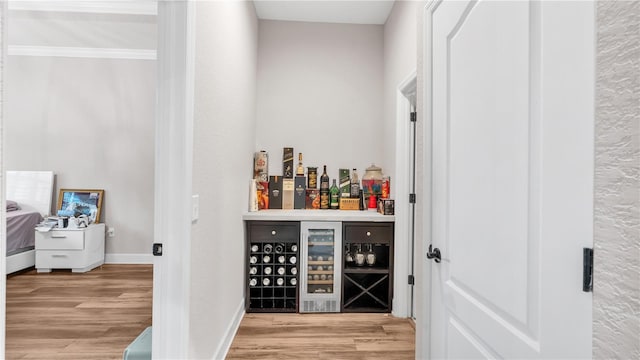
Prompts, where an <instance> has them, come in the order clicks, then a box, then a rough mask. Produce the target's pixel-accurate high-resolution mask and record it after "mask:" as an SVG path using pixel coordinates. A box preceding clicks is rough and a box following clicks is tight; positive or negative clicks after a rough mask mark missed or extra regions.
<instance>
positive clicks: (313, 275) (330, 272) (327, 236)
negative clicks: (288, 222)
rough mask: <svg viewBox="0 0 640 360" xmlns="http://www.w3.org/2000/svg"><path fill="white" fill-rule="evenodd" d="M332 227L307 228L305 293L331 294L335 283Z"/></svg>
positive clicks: (333, 233) (334, 238) (334, 242)
mask: <svg viewBox="0 0 640 360" xmlns="http://www.w3.org/2000/svg"><path fill="white" fill-rule="evenodd" d="M335 240H336V232H335V230H334V229H309V233H308V236H307V239H306V241H307V248H308V253H307V286H306V289H305V290H304V291H306V293H307V294H332V293H334V292H335V291H336V284H335V276H336V275H335V274H336V271H335V266H336V261H335V251H334V250H335V249H336V247H335V245H336V241H335Z"/></svg>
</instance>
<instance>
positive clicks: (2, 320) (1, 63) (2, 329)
mask: <svg viewBox="0 0 640 360" xmlns="http://www.w3.org/2000/svg"><path fill="white" fill-rule="evenodd" d="M7 3H8V1H3V2H2V4H0V7H2V8H0V26H1V29H0V35H2V36H1V37H0V42H2V50H1V53H0V57H1V59H0V204H4V203H5V196H6V183H7V179H6V178H5V173H4V108H5V106H4V102H5V98H6V97H5V96H4V92H5V84H4V78H5V76H4V74H5V69H6V66H7V48H8V47H7V38H8V37H7V28H8V26H7V17H8V16H7V15H8V5H7ZM6 253H7V208H6V206H2V209H0V254H2V256H0V278H2V279H0V355H2V357H3V358H4V356H5V337H6V320H7V257H6V256H5V255H6Z"/></svg>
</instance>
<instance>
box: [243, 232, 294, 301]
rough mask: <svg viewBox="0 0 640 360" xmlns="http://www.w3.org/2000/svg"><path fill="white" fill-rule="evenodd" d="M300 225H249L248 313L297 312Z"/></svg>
mask: <svg viewBox="0 0 640 360" xmlns="http://www.w3.org/2000/svg"><path fill="white" fill-rule="evenodd" d="M299 238H300V225H299V223H298V222H272V221H270V222H261V221H250V222H247V259H246V261H247V270H246V271H247V276H246V281H247V290H246V291H247V292H246V294H247V295H246V309H247V312H297V310H298V288H299V285H298V284H299V271H300V266H299V264H300V255H299V254H300V241H299Z"/></svg>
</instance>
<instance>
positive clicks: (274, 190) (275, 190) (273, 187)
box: [269, 176, 282, 209]
mask: <svg viewBox="0 0 640 360" xmlns="http://www.w3.org/2000/svg"><path fill="white" fill-rule="evenodd" d="M269 209H282V176H269Z"/></svg>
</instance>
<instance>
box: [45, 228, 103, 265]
mask: <svg viewBox="0 0 640 360" xmlns="http://www.w3.org/2000/svg"><path fill="white" fill-rule="evenodd" d="M104 237H105V227H104V224H91V225H89V227H86V228H83V229H53V230H51V231H48V232H39V231H36V269H37V270H38V272H50V271H51V269H71V270H72V271H73V272H87V271H89V270H91V269H93V268H95V267H97V266H100V265H102V264H104Z"/></svg>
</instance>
